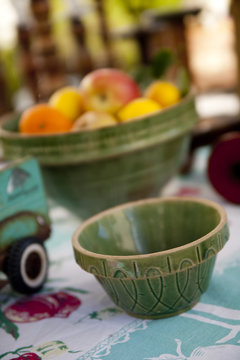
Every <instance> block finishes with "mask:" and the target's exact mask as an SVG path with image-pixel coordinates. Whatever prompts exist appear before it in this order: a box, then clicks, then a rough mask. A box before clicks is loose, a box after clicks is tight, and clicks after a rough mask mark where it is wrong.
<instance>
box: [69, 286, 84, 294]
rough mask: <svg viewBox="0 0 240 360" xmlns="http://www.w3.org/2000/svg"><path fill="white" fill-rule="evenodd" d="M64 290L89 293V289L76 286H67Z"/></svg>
mask: <svg viewBox="0 0 240 360" xmlns="http://www.w3.org/2000/svg"><path fill="white" fill-rule="evenodd" d="M64 290H66V291H72V292H76V293H79V294H89V291H87V290H83V289H76V288H73V287H65V288H64Z"/></svg>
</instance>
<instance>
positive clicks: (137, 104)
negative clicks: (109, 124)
mask: <svg viewBox="0 0 240 360" xmlns="http://www.w3.org/2000/svg"><path fill="white" fill-rule="evenodd" d="M158 110H161V106H160V105H159V104H158V103H157V102H156V101H154V100H151V99H147V98H144V97H140V98H137V99H135V100H132V101H130V102H129V103H128V104H127V105H125V106H124V107H123V108H122V109H120V110H119V112H118V114H117V116H118V118H119V120H120V122H125V121H131V120H135V118H137V117H139V116H142V115H146V114H150V113H153V112H156V111H158Z"/></svg>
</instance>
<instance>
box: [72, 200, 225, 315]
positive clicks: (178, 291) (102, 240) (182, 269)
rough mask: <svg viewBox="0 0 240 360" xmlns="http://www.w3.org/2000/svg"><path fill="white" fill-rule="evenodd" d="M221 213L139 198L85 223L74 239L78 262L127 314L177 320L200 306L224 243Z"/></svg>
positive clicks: (200, 204) (204, 205) (204, 204)
mask: <svg viewBox="0 0 240 360" xmlns="http://www.w3.org/2000/svg"><path fill="white" fill-rule="evenodd" d="M228 236H229V233H228V225H227V219H226V214H225V211H224V209H223V208H222V207H221V206H220V205H218V204H217V203H215V202H211V201H209V200H204V199H195V198H181V197H173V198H164V197H163V198H156V199H145V200H140V201H136V202H132V203H128V204H125V205H121V206H118V207H115V208H112V209H109V210H106V211H104V212H102V213H100V214H98V215H95V216H94V217H92V218H90V219H88V220H86V221H85V222H84V223H82V225H81V226H80V227H79V228H78V229H77V230H76V231H75V233H74V235H73V249H74V254H75V259H76V261H77V263H78V264H79V265H80V267H82V268H83V269H84V270H86V271H88V272H90V273H91V274H93V275H94V276H95V277H96V278H97V279H98V281H99V282H100V284H101V285H102V286H103V288H104V289H105V290H106V292H107V293H108V295H109V296H110V297H111V298H112V300H113V301H114V302H115V303H116V304H117V305H118V306H119V307H121V308H122V309H123V310H125V311H126V312H127V313H129V314H130V315H133V316H136V317H142V318H152V319H155V318H161V317H167V316H171V315H176V314H178V313H181V312H183V311H186V310H187V309H189V308H191V307H192V306H193V305H194V304H196V303H197V302H198V301H199V298H200V296H201V295H202V293H204V292H205V290H206V289H207V287H208V284H209V281H210V278H211V275H212V271H213V268H214V263H215V259H216V255H217V253H218V252H219V251H220V250H221V249H222V248H223V246H224V244H225V243H226V242H227V240H228Z"/></svg>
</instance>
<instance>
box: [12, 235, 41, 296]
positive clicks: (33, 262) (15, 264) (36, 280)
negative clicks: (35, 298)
mask: <svg viewBox="0 0 240 360" xmlns="http://www.w3.org/2000/svg"><path fill="white" fill-rule="evenodd" d="M47 272H48V258H47V252H46V250H45V247H44V246H43V244H42V242H41V241H40V240H38V239H36V238H25V239H21V240H19V241H16V242H15V243H13V245H12V246H11V248H10V251H9V255H8V258H7V261H6V273H7V276H8V280H9V282H10V284H11V286H12V288H13V289H14V290H16V291H18V292H20V293H23V294H32V293H34V292H37V291H39V290H40V289H41V288H42V286H43V284H44V282H45V280H46V277H47Z"/></svg>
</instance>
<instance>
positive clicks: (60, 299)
mask: <svg viewBox="0 0 240 360" xmlns="http://www.w3.org/2000/svg"><path fill="white" fill-rule="evenodd" d="M80 305H81V300H79V299H78V298H77V297H75V296H72V295H70V294H67V293H65V292H63V291H59V292H56V293H53V294H44V295H36V296H32V297H27V298H24V299H22V300H19V301H17V302H15V303H14V304H12V305H10V306H8V307H7V308H6V309H5V310H4V315H5V317H6V318H7V319H8V320H10V321H12V322H14V323H29V322H33V321H39V320H42V319H46V318H52V317H61V318H66V317H68V316H69V315H70V314H71V313H72V312H73V311H75V310H76V309H77V308H78V307H79V306H80Z"/></svg>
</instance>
